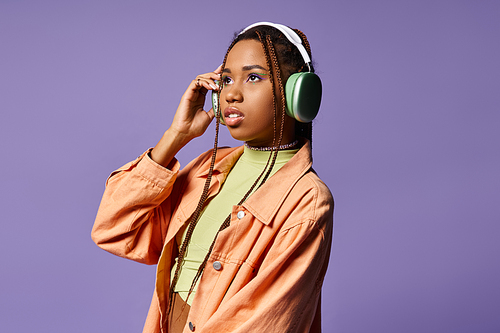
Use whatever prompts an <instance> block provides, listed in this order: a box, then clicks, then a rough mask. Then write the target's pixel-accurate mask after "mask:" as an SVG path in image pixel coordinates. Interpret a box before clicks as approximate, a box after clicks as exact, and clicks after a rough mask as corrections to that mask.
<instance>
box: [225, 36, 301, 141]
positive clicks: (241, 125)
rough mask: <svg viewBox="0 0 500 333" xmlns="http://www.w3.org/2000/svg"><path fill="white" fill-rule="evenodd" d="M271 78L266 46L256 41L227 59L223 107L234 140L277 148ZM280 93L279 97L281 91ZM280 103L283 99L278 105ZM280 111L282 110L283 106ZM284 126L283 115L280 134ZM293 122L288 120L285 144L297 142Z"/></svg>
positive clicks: (236, 48)
mask: <svg viewBox="0 0 500 333" xmlns="http://www.w3.org/2000/svg"><path fill="white" fill-rule="evenodd" d="M270 75H271V72H270V71H269V68H268V67H267V63H266V57H265V55H264V50H263V49H262V44H261V43H260V42H258V41H255V40H243V41H240V42H238V43H236V45H234V47H233V48H232V50H231V51H230V52H229V54H228V56H227V60H226V66H225V68H224V71H223V72H222V84H223V88H222V91H221V94H220V103H221V110H222V114H223V116H224V121H225V123H226V126H227V127H228V129H229V132H230V133H231V136H232V137H233V138H235V139H236V140H240V141H246V142H247V143H248V144H249V145H251V146H254V147H263V146H272V144H273V137H274V127H273V113H274V108H273V90H272V86H271V80H270V77H269V76H270ZM275 81H276V80H275ZM276 91H277V92H278V93H279V88H278V87H276ZM279 101H280V98H278V99H277V103H279ZM277 107H278V110H280V108H279V107H280V104H278V105H277ZM280 122H281V115H279V116H277V117H276V131H277V132H279V128H280ZM293 122H294V120H293V119H292V118H290V117H288V116H286V120H285V128H284V134H283V140H282V143H288V142H291V141H293V139H294V136H293V125H294V123H293ZM277 139H278V138H277Z"/></svg>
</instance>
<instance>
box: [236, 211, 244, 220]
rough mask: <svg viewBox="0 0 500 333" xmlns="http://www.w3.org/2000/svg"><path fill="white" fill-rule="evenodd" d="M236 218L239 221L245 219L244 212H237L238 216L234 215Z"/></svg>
mask: <svg viewBox="0 0 500 333" xmlns="http://www.w3.org/2000/svg"><path fill="white" fill-rule="evenodd" d="M236 217H237V218H238V219H239V220H241V219H242V218H244V217H245V212H244V211H242V210H240V211H239V212H238V214H236Z"/></svg>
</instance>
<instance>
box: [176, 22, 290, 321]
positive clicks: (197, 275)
mask: <svg viewBox="0 0 500 333" xmlns="http://www.w3.org/2000/svg"><path fill="white" fill-rule="evenodd" d="M256 33H257V35H258V36H259V40H260V41H261V44H262V47H263V49H264V54H265V55H266V61H267V65H268V67H269V68H270V71H271V75H270V80H272V79H273V71H272V66H271V57H270V56H269V54H268V51H267V49H266V47H265V44H264V40H263V39H262V36H261V34H260V33H259V32H258V31H256ZM267 42H268V46H269V44H270V45H271V47H272V43H271V40H270V38H269V36H267ZM232 46H234V44H233V45H232ZM232 46H231V47H230V49H231V48H232ZM230 49H229V50H230ZM228 53H229V51H228ZM271 53H272V54H273V56H274V58H276V56H275V54H274V49H272V51H271ZM226 60H227V54H226V57H225V58H224V62H223V67H224V66H225V63H226ZM275 65H277V60H276V61H275ZM276 68H278V72H277V73H276V75H277V77H278V82H279V84H280V91H281V92H282V91H283V87H282V84H281V78H280V77H279V75H280V73H279V67H276ZM271 85H272V87H273V109H274V110H276V101H275V95H276V94H275V91H274V83H273V82H272V81H271ZM282 95H283V92H282ZM219 96H220V95H219ZM218 105H219V108H220V103H218ZM283 111H284V110H283ZM282 118H284V116H283V117H282ZM283 121H284V119H282V124H281V131H280V136H279V140H278V144H275V141H276V134H275V135H274V138H273V147H275V146H276V150H275V151H274V148H273V152H274V153H273V154H270V155H269V158H268V160H267V163H266V165H265V167H264V169H263V170H262V172H261V173H260V175H259V177H257V179H256V180H255V181H254V183H253V184H252V186H251V187H250V189H249V190H248V191H247V192H246V193H245V195H244V196H243V198H242V199H241V200H240V201H239V202H238V204H237V206H240V205H241V204H242V203H243V202H245V200H246V199H247V198H248V197H249V196H250V194H251V193H252V192H253V190H254V189H255V187H257V188H259V187H261V186H262V185H263V184H264V182H265V180H266V178H267V177H268V176H269V174H270V172H271V170H272V168H273V167H274V164H275V161H276V155H277V153H278V150H277V146H279V145H280V144H281V140H282V136H283ZM274 128H275V131H274V133H276V111H274ZM271 156H272V157H273V158H272V161H271V165H269V162H270V160H271ZM266 171H267V172H266ZM264 173H266V175H265V176H264V178H263V179H262V181H261V182H260V184H259V185H258V186H257V184H258V183H259V181H260V179H261V178H262V176H263V175H264ZM230 221H231V213H230V214H229V215H228V216H227V217H226V219H225V220H224V222H223V223H222V225H221V226H220V228H219V230H218V231H217V234H216V235H215V238H214V240H213V241H212V244H211V245H210V248H209V249H208V252H207V254H206V255H205V258H204V259H203V262H202V263H201V265H200V267H199V268H198V271H197V272H196V275H195V277H194V279H193V281H192V282H191V287H190V288H189V292H188V295H187V297H186V303H184V305H183V307H182V310H183V309H184V307H185V306H186V304H187V300H188V299H189V297H190V296H191V293H192V292H193V290H194V288H195V286H196V283H197V282H198V280H199V278H200V277H201V275H202V273H203V271H204V269H205V267H206V265H207V262H208V259H209V258H210V255H211V254H212V250H213V247H214V245H215V242H216V240H217V236H218V235H219V233H220V232H221V231H222V230H224V229H226V228H227V227H229V225H230ZM182 310H181V312H182Z"/></svg>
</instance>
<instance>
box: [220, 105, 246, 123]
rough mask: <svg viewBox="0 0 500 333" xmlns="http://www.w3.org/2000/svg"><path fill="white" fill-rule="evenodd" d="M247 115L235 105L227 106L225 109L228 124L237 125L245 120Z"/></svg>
mask: <svg viewBox="0 0 500 333" xmlns="http://www.w3.org/2000/svg"><path fill="white" fill-rule="evenodd" d="M244 118H245V115H244V114H243V113H241V112H240V111H239V110H238V109H237V108H235V107H231V106H230V107H227V108H226V109H225V110H224V121H225V123H226V125H227V126H236V125H238V124H239V123H241V122H242V121H243V119H244Z"/></svg>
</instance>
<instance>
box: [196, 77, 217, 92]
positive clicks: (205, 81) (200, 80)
mask: <svg viewBox="0 0 500 333" xmlns="http://www.w3.org/2000/svg"><path fill="white" fill-rule="evenodd" d="M195 85H196V86H197V87H198V88H200V89H201V88H205V89H207V90H218V89H219V87H218V86H217V84H216V83H215V81H214V80H213V79H211V78H204V77H202V76H198V77H197V78H196V80H195Z"/></svg>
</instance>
